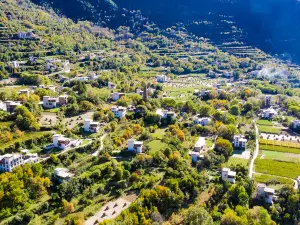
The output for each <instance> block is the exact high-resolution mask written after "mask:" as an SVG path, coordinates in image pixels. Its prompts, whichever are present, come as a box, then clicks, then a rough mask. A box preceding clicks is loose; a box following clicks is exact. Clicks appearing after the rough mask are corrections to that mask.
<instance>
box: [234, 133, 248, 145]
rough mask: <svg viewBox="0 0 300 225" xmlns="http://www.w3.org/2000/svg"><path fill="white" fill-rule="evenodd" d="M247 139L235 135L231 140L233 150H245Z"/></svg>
mask: <svg viewBox="0 0 300 225" xmlns="http://www.w3.org/2000/svg"><path fill="white" fill-rule="evenodd" d="M246 144H247V139H246V138H245V136H243V135H235V136H234V138H233V146H234V147H235V148H246Z"/></svg>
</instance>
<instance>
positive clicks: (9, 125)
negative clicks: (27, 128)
mask: <svg viewBox="0 0 300 225" xmlns="http://www.w3.org/2000/svg"><path fill="white" fill-rule="evenodd" d="M12 125H14V122H13V121H7V122H0V127H3V128H9V127H11V126H12Z"/></svg>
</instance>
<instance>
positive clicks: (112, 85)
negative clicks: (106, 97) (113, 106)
mask: <svg viewBox="0 0 300 225" xmlns="http://www.w3.org/2000/svg"><path fill="white" fill-rule="evenodd" d="M107 87H108V89H115V88H116V85H115V84H114V83H112V82H108V83H107Z"/></svg>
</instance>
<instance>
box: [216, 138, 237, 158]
mask: <svg viewBox="0 0 300 225" xmlns="http://www.w3.org/2000/svg"><path fill="white" fill-rule="evenodd" d="M215 151H216V153H217V154H219V155H223V156H224V157H225V158H227V159H228V157H229V156H231V155H232V153H233V147H232V144H231V143H230V141H228V140H226V139H223V138H218V140H217V141H216V145H215Z"/></svg>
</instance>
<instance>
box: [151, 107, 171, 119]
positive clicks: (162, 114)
mask: <svg viewBox="0 0 300 225" xmlns="http://www.w3.org/2000/svg"><path fill="white" fill-rule="evenodd" d="M156 114H157V115H160V117H161V118H162V119H174V118H175V117H176V113H175V112H174V111H170V110H166V109H157V110H156Z"/></svg>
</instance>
